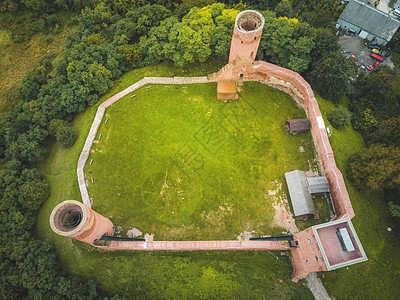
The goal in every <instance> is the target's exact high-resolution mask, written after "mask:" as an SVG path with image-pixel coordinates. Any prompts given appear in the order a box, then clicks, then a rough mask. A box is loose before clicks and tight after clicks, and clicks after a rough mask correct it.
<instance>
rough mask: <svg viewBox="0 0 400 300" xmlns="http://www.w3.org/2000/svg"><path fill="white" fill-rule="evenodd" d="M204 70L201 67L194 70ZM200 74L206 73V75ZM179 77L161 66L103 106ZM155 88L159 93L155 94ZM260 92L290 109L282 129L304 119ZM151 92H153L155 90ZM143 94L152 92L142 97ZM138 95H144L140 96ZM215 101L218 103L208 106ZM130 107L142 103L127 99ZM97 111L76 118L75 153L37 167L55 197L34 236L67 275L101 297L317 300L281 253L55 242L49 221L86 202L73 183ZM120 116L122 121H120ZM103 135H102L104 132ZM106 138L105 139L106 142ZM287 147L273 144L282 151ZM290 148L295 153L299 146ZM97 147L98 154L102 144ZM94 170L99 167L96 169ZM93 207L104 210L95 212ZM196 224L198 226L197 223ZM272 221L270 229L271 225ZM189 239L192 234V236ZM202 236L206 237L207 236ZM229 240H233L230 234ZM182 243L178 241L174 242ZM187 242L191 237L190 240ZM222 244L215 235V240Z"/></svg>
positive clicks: (139, 73) (55, 154)
mask: <svg viewBox="0 0 400 300" xmlns="http://www.w3.org/2000/svg"><path fill="white" fill-rule="evenodd" d="M199 69H200V67H198V69H197V70H199ZM171 70H172V71H171ZM190 72H191V73H190V74H192V75H197V74H199V73H197V72H198V71H196V70H195V69H194V68H192V69H191V71H190ZM203 72H207V70H206V71H203ZM182 73H184V74H187V73H186V72H183V71H182V70H180V69H174V68H171V67H169V66H166V65H160V66H157V69H155V68H154V67H152V68H150V67H149V68H144V69H139V70H135V71H133V72H130V73H128V74H126V75H125V76H123V77H122V78H121V80H120V81H119V82H118V83H117V84H116V86H115V87H114V88H113V89H112V90H111V91H110V93H108V94H107V95H105V96H104V97H103V100H105V99H107V98H108V97H110V96H111V95H113V94H115V93H116V92H117V91H119V90H121V89H123V88H126V87H127V86H129V85H130V84H132V83H133V82H135V81H137V80H139V79H140V78H142V77H143V76H157V75H158V76H163V75H164V76H166V75H167V76H173V75H175V74H182ZM200 74H202V73H200ZM203 74H204V73H203ZM152 88H155V86H153V87H152ZM258 88H260V90H258ZM257 90H258V93H260V94H264V95H275V96H274V97H277V98H276V99H277V101H281V102H282V103H281V105H284V103H285V102H286V104H285V105H287V106H288V108H287V109H288V110H287V111H285V110H283V112H281V113H279V114H277V115H276V116H275V118H277V120H283V123H284V121H285V118H286V116H285V115H284V114H285V113H289V112H290V111H292V113H294V115H292V116H293V117H296V116H303V115H304V112H302V111H301V110H299V109H298V108H297V107H296V105H295V103H294V101H292V100H291V99H290V97H288V96H286V95H285V94H284V93H282V92H280V91H274V90H272V89H270V88H268V87H263V86H261V85H257ZM153 91H154V92H155V91H156V88H155V89H154V90H153ZM160 91H163V92H165V90H163V89H162V88H160ZM144 92H147V91H146V90H144V91H143V93H144ZM148 92H150V90H149V91H148ZM174 92H179V93H183V89H178V90H177V91H174ZM192 92H195V89H194V88H191V89H188V90H187V93H188V94H189V93H192ZM197 93H199V95H203V96H204V97H205V98H206V96H207V95H212V96H213V97H215V89H214V87H213V86H212V85H210V88H206V89H204V88H202V89H199V90H198V91H197V92H196V94H197ZM202 93H203V94H202ZM246 93H253V95H254V94H256V93H257V91H252V90H250V91H248V92H246V87H245V90H244V91H243V95H245V94H246ZM137 94H139V91H138V92H137ZM128 97H129V96H128ZM137 99H139V98H137ZM212 99H214V98H211V99H209V100H208V101H211V100H212ZM122 101H124V100H122ZM128 101H138V100H133V98H132V99H131V98H129V100H128ZM254 101H255V102H258V101H259V102H262V101H268V99H262V98H261V97H255V98H254ZM121 103H123V102H121ZM128 103H129V102H128ZM231 104H233V105H238V103H237V104H235V103H227V104H225V105H231ZM210 105H212V106H213V105H215V106H218V105H224V104H222V103H218V102H216V101H215V102H214V103H213V104H210ZM276 106H277V105H276ZM113 108H114V106H113ZM276 108H277V107H275V109H276ZM96 109H97V107H92V108H89V109H88V110H87V111H86V112H85V113H82V114H80V115H78V116H77V117H76V118H75V119H74V127H75V128H76V129H77V130H78V131H79V132H80V136H79V139H78V140H77V142H76V143H75V145H74V146H73V147H72V148H69V149H62V148H59V147H57V146H56V145H54V146H53V147H52V148H51V151H50V152H49V154H48V156H47V158H46V160H45V162H44V163H43V164H42V165H41V166H40V167H41V169H42V171H43V173H44V175H45V177H46V179H47V181H48V182H49V184H50V189H51V196H50V198H49V200H48V201H47V202H46V203H45V204H44V205H43V207H42V209H41V211H40V214H39V216H38V221H37V225H36V226H37V227H36V228H37V234H38V236H39V237H40V238H41V239H43V240H49V241H51V242H52V243H53V245H54V246H55V247H56V249H57V253H58V254H59V259H60V261H61V263H62V265H63V266H64V268H65V270H66V271H68V272H69V273H71V274H76V275H80V276H83V277H85V278H91V279H94V280H96V282H97V284H98V286H99V287H100V289H101V291H102V293H103V294H113V293H119V294H120V295H125V296H127V297H128V298H133V297H137V298H148V299H154V298H182V299H188V298H190V299H193V298H196V299H210V298H211V299H215V298H218V299H232V298H251V299H265V298H266V299H312V295H311V293H310V291H309V290H307V288H306V287H305V286H304V285H303V284H302V283H300V284H295V283H293V282H292V281H290V278H291V276H292V271H293V269H292V264H291V262H290V260H289V259H288V258H287V257H280V256H278V257H279V259H278V258H277V256H276V255H279V252H269V251H266V252H260V251H258V252H257V251H220V252H218V251H214V252H213V251H196V252H175V251H172V252H147V253H143V252H108V251H99V250H97V249H95V248H93V247H91V246H89V245H86V244H83V243H81V242H78V241H75V240H72V239H68V238H65V237H61V236H57V235H56V234H54V233H53V232H52V231H51V229H50V226H49V221H48V220H49V216H50V213H51V211H52V209H53V208H54V207H55V205H57V203H60V202H62V201H64V200H66V199H77V200H80V199H81V198H80V193H79V188H78V184H77V179H76V166H77V160H78V157H79V154H80V151H81V150H82V147H83V144H84V142H85V139H86V136H87V134H88V131H89V129H90V126H91V122H92V120H93V117H94V115H95V113H96ZM265 112H266V110H265V109H263V110H262V111H260V112H257V115H258V114H259V115H261V114H265ZM109 113H110V114H112V116H111V117H110V119H109V120H110V121H109V123H108V122H107V125H111V126H115V125H116V123H115V122H116V118H115V117H113V116H114V113H117V112H116V108H115V110H113V111H112V113H111V112H109ZM119 113H121V114H124V113H126V112H124V109H123V108H119V111H118V114H119ZM120 116H121V115H120V114H119V115H118V117H120ZM288 116H290V114H289V115H288ZM277 123H279V124H278V125H277V127H279V128H281V129H282V133H283V136H285V133H284V131H283V126H284V124H283V123H281V122H280V121H279V122H277ZM114 124H115V125H114ZM103 129H104V128H101V130H103ZM277 130H278V129H277ZM279 130H280V129H279ZM105 137H106V135H104V138H105ZM110 138H111V135H110ZM287 138H288V139H290V140H292V141H296V140H297V139H299V141H300V140H301V139H303V138H307V136H306V135H304V136H301V135H299V136H295V137H293V136H291V135H287ZM100 141H102V142H104V141H105V139H104V140H103V137H102V138H101V140H100ZM282 141H283V140H282ZM282 141H276V142H279V143H282ZM293 143H294V145H296V147H298V145H297V142H293ZM98 146H101V143H99V144H98ZM243 147H244V146H243ZM310 152H311V150H310ZM293 153H295V151H294V152H293ZM94 154H95V153H94ZM303 154H306V153H303ZM306 155H308V154H306ZM96 161H97V160H96ZM300 163H301V162H300ZM94 166H95V161H94V163H93V167H94ZM300 166H304V167H307V168H308V163H307V160H305V162H304V165H300ZM283 171H284V170H283V169H282V173H280V175H277V176H280V177H281V179H283ZM271 172H272V173H271V174H273V173H274V172H278V171H277V169H275V170H271ZM93 174H95V173H93ZM95 178H96V181H95V183H98V180H99V179H98V178H97V176H96V177H95ZM277 179H279V177H278V178H277ZM114 187H115V186H114ZM98 203H99V204H95V205H94V208H95V209H96V210H97V209H100V202H98ZM96 205H99V206H98V207H96ZM124 211H126V208H124V207H121V208H120V210H119V213H120V214H123V213H124ZM121 220H122V219H121ZM247 220H250V219H247ZM194 221H195V219H193V222H194ZM268 221H269V222H271V220H268ZM276 230H279V232H282V228H279V229H278V228H277V229H276ZM267 233H270V234H272V233H274V232H270V231H267ZM275 233H278V232H275ZM190 234H195V232H192V233H190ZM203 234H206V233H205V232H203ZM225 234H226V235H229V230H226V232H225ZM235 234H236V233H235ZM235 234H232V235H233V236H232V238H235V237H236V235H235ZM157 236H158V235H157V234H156V236H155V237H156V238H157ZM177 236H178V235H175V237H177ZM188 236H190V235H189V234H188ZM196 236H197V235H196ZM220 236H221V235H218V237H220ZM229 236H231V235H229Z"/></svg>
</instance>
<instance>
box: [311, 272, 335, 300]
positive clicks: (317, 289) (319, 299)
mask: <svg viewBox="0 0 400 300" xmlns="http://www.w3.org/2000/svg"><path fill="white" fill-rule="evenodd" d="M306 280H307V287H308V288H309V289H310V291H311V292H312V293H313V295H314V298H315V299H316V300H328V299H329V300H331V297H329V295H328V293H327V292H326V290H325V288H324V286H323V284H322V282H321V279H319V278H318V277H317V273H309V274H308V275H307V277H306Z"/></svg>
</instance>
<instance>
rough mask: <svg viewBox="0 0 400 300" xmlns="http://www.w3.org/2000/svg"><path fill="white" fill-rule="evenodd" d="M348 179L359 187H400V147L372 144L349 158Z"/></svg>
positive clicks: (380, 188)
mask: <svg viewBox="0 0 400 300" xmlns="http://www.w3.org/2000/svg"><path fill="white" fill-rule="evenodd" d="M349 175H350V179H351V180H352V182H353V183H354V185H355V186H356V187H358V188H359V189H366V188H369V189H372V190H384V189H390V188H399V187H400V149H399V148H397V147H393V146H390V147H384V146H381V145H372V146H371V147H369V148H366V149H364V150H362V151H360V152H357V153H355V154H353V155H352V156H350V158H349Z"/></svg>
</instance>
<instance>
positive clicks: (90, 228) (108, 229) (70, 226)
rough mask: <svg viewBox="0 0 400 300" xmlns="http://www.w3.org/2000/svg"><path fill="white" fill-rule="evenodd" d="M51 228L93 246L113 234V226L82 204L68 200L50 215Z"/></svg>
mask: <svg viewBox="0 0 400 300" xmlns="http://www.w3.org/2000/svg"><path fill="white" fill-rule="evenodd" d="M50 227H51V229H53V231H54V232H55V233H57V234H59V235H62V236H66V237H70V238H73V239H76V240H79V241H82V242H86V243H90V244H92V243H93V242H94V241H95V240H97V239H100V238H101V237H102V236H103V235H112V234H113V224H112V223H111V221H110V220H109V219H107V218H106V217H103V216H102V215H100V214H99V213H97V212H95V211H94V210H92V209H90V208H88V207H86V206H85V205H83V204H82V203H81V202H78V201H75V200H67V201H64V202H62V203H60V204H58V205H57V206H56V207H55V208H54V209H53V211H52V212H51V215H50Z"/></svg>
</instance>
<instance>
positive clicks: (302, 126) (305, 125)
mask: <svg viewBox="0 0 400 300" xmlns="http://www.w3.org/2000/svg"><path fill="white" fill-rule="evenodd" d="M286 127H287V129H288V130H289V132H290V133H293V134H296V133H299V132H306V131H307V130H309V129H310V127H311V123H310V120H308V119H292V120H287V121H286Z"/></svg>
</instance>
